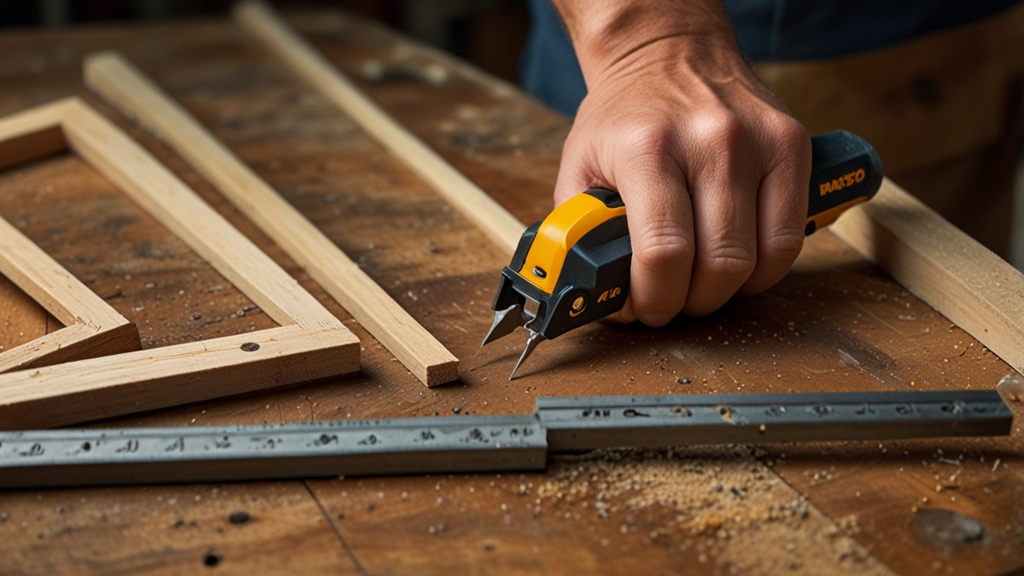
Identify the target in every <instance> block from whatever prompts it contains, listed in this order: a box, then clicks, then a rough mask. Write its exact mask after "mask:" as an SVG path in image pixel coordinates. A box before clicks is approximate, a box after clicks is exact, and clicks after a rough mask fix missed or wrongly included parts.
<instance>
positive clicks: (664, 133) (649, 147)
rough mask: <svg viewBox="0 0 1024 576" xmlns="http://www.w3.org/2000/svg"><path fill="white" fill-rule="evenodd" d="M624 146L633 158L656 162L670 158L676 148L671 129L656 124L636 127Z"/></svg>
mask: <svg viewBox="0 0 1024 576" xmlns="http://www.w3.org/2000/svg"><path fill="white" fill-rule="evenodd" d="M623 144H624V145H625V147H626V150H629V152H630V156H632V157H633V158H653V159H655V160H656V161H660V159H662V158H665V157H667V156H669V155H670V154H671V152H672V148H673V146H674V142H673V136H672V132H671V128H670V127H668V126H665V125H663V124H661V123H654V122H651V123H642V124H640V125H638V126H636V127H634V128H633V129H632V130H630V131H629V133H628V134H627V136H626V137H625V139H624V140H623Z"/></svg>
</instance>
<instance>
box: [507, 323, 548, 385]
mask: <svg viewBox="0 0 1024 576" xmlns="http://www.w3.org/2000/svg"><path fill="white" fill-rule="evenodd" d="M528 330H529V329H528ZM543 341H544V336H543V335H541V333H540V332H534V331H533V330H530V339H529V340H527V341H526V348H525V349H524V350H523V355H522V356H520V357H519V362H516V367H515V368H513V369H512V373H511V374H509V375H508V379H509V380H512V378H514V377H515V375H516V371H517V370H519V367H520V366H522V365H523V361H524V360H526V357H527V356H529V355H530V354H531V353H533V350H534V348H536V347H537V345H538V344H540V343H541V342H543Z"/></svg>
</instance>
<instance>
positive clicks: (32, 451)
mask: <svg viewBox="0 0 1024 576" xmlns="http://www.w3.org/2000/svg"><path fill="white" fill-rule="evenodd" d="M44 452H46V450H45V449H44V448H43V445H42V444H40V443H38V442H36V443H35V444H33V445H32V447H31V448H29V449H28V450H25V451H24V452H18V454H21V455H22V456H27V457H32V456H42V455H43V453H44Z"/></svg>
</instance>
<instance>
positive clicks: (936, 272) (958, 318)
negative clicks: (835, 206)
mask: <svg viewBox="0 0 1024 576" xmlns="http://www.w3.org/2000/svg"><path fill="white" fill-rule="evenodd" d="M832 231H833V232H834V233H835V234H836V235H837V236H839V237H840V238H842V239H843V241H844V242H846V243H847V244H849V245H850V246H852V247H853V248H854V249H856V250H857V251H858V252H860V253H861V254H863V255H864V256H865V257H866V258H868V259H869V260H871V261H872V262H874V263H875V264H877V265H878V266H879V267H881V268H882V269H883V270H885V271H886V272H888V273H889V274H890V275H891V276H892V277H893V278H895V279H896V281H897V282H899V283H900V284H902V285H903V286H905V287H906V288H907V289H908V290H910V291H911V292H913V293H914V294H915V295H917V297H919V298H921V299H922V300H924V301H925V302H927V303H928V304H929V305H931V306H932V307H933V308H935V309H936V310H938V311H939V312H941V313H942V314H943V315H944V316H946V317H947V318H949V319H950V320H952V321H953V322H955V323H956V324H957V325H959V326H960V327H961V328H963V329H964V330H966V331H967V332H968V333H969V334H970V335H971V336H974V337H975V338H977V339H978V341H980V342H981V343H982V344H984V345H985V346H987V347H988V349H989V350H991V351H992V352H994V353H995V354H996V355H998V356H999V357H1000V358H1002V359H1003V360H1004V361H1006V363H1007V364H1009V365H1011V366H1012V367H1013V368H1014V369H1015V370H1017V371H1018V372H1024V345H1022V344H1024V275H1022V274H1021V273H1020V272H1019V271H1017V270H1016V269H1015V268H1013V267H1012V266H1010V265H1009V264H1007V263H1006V261H1004V260H1003V259H1002V258H1000V257H999V256H997V255H996V254H994V253H993V252H991V251H990V250H988V249H987V248H985V247H984V246H982V245H981V244H979V243H978V242H977V241H975V240H974V239H972V238H971V237H970V236H968V235H967V234H965V233H963V232H962V231H960V230H959V229H958V228H957V227H955V226H953V225H952V224H950V223H949V222H947V221H946V220H945V219H943V218H942V217H941V216H939V215H938V214H937V213H936V212H935V211H934V210H932V209H931V208H928V207H927V206H925V205H924V204H923V203H922V202H921V201H920V200H917V199H916V198H914V197H913V196H911V195H910V194H908V193H907V192H906V191H905V190H903V189H902V188H900V187H899V186H898V185H896V184H895V183H893V182H892V181H891V180H889V179H886V180H885V182H883V183H882V188H881V189H880V190H879V192H878V195H877V196H876V197H875V198H874V199H873V200H872V201H871V202H867V203H865V204H863V205H861V206H858V207H856V208H854V209H852V210H848V211H847V213H846V214H844V215H843V216H842V218H840V219H839V220H838V221H836V223H835V224H833V225H832Z"/></svg>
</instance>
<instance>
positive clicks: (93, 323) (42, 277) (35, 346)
mask: <svg viewBox="0 0 1024 576" xmlns="http://www.w3.org/2000/svg"><path fill="white" fill-rule="evenodd" d="M0 273H2V274H3V275H4V276H6V277H7V278H8V279H9V280H10V281H11V282H13V283H14V285H15V286H17V287H19V288H21V289H22V290H23V291H24V292H25V293H26V294H28V295H29V297H31V298H32V299H34V300H35V301H36V302H37V303H39V305H40V306H42V307H43V308H44V309H46V311H47V312H49V313H50V314H53V316H54V317H55V318H56V319H57V320H59V321H60V322H61V323H62V324H64V327H63V328H61V329H60V330H57V331H55V332H51V333H49V334H46V335H44V336H40V337H39V338H36V339H35V340H32V341H31V342H26V343H24V344H21V345H19V346H15V347H14V348H10V349H8V350H4V351H3V352H0V374H3V373H5V372H11V371H14V370H24V369H28V368H37V367H40V366H49V365H51V364H60V363H61V362H68V361H71V360H79V359H82V358H94V357H97V356H106V355H109V354H119V353H121V352H132V351H135V350H138V349H140V348H141V347H142V344H141V342H140V340H139V331H138V328H136V326H135V324H133V323H131V322H129V321H128V319H127V318H125V317H124V316H122V315H120V314H118V312H117V311H116V310H114V309H113V308H112V307H111V306H110V305H109V304H107V303H106V302H104V301H103V299H102V298H100V297H99V296H97V295H96V294H95V293H94V292H93V291H92V290H90V289H89V288H87V287H86V286H85V285H84V284H82V283H81V282H80V281H79V280H78V279H77V278H75V277H74V276H72V275H71V274H70V273H69V272H68V271H67V270H65V269H64V267H63V266H61V265H60V264H58V263H57V262H56V261H55V260H54V259H53V258H50V256H49V255H47V254H46V253H45V252H43V251H42V250H40V249H39V247H38V246H36V245H35V244H33V243H32V241H31V240H29V239H28V238H26V237H25V236H24V235H23V234H22V233H21V232H20V231H18V229H17V228H15V227H14V226H12V225H11V224H10V223H9V222H7V221H6V220H4V219H3V218H0Z"/></svg>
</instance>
